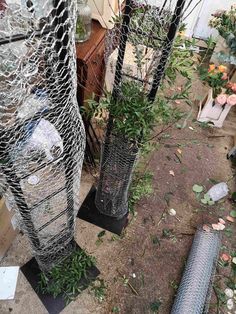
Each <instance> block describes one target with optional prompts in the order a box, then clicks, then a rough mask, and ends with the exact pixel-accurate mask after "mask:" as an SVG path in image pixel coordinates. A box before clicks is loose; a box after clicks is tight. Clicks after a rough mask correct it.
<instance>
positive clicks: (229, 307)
mask: <svg viewBox="0 0 236 314" xmlns="http://www.w3.org/2000/svg"><path fill="white" fill-rule="evenodd" d="M233 307H234V301H233V299H229V300H227V309H228V310H232V309H233Z"/></svg>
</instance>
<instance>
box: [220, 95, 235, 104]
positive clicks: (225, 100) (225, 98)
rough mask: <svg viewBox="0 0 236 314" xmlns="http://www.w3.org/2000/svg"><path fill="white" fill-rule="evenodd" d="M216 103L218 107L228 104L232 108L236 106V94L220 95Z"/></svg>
mask: <svg viewBox="0 0 236 314" xmlns="http://www.w3.org/2000/svg"><path fill="white" fill-rule="evenodd" d="M215 103H216V104H217V105H221V106H224V105H226V104H228V105H230V106H235V105H236V94H231V95H226V94H220V95H218V96H217V97H216V99H215Z"/></svg>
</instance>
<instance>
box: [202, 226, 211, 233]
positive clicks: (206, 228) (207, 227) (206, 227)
mask: <svg viewBox="0 0 236 314" xmlns="http://www.w3.org/2000/svg"><path fill="white" fill-rule="evenodd" d="M202 229H203V230H204V231H206V232H210V231H211V229H210V227H209V226H208V225H203V227H202Z"/></svg>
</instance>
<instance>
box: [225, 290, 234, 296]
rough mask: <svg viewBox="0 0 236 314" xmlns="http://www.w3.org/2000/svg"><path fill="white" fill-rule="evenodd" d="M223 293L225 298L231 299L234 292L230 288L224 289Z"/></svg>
mask: <svg viewBox="0 0 236 314" xmlns="http://www.w3.org/2000/svg"><path fill="white" fill-rule="evenodd" d="M224 292H225V295H226V297H227V298H232V297H233V296H234V292H233V290H232V289H230V288H226V289H225V291H224Z"/></svg>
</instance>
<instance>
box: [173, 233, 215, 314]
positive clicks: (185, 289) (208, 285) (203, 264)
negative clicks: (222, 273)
mask: <svg viewBox="0 0 236 314" xmlns="http://www.w3.org/2000/svg"><path fill="white" fill-rule="evenodd" d="M220 243H221V236H220V233H219V232H217V231H214V230H209V231H205V230H203V229H202V228H201V229H199V230H198V231H197V232H196V234H195V237H194V240H193V244H192V248H191V251H190V254H189V257H188V261H187V264H186V267H185V270H184V274H183V277H182V280H181V283H180V286H179V289H178V293H177V296H176V298H175V301H174V305H173V308H172V310H171V314H202V313H207V312H208V306H209V301H210V296H211V290H212V281H213V276H214V273H215V269H216V263H217V259H218V255H219V249H220Z"/></svg>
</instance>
